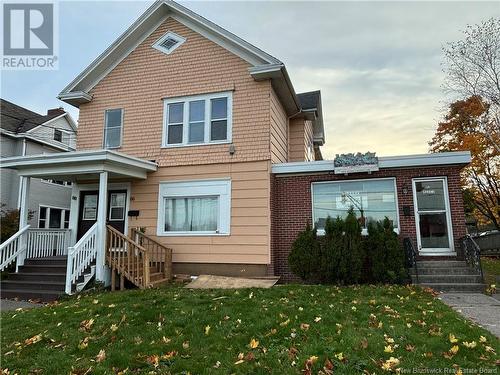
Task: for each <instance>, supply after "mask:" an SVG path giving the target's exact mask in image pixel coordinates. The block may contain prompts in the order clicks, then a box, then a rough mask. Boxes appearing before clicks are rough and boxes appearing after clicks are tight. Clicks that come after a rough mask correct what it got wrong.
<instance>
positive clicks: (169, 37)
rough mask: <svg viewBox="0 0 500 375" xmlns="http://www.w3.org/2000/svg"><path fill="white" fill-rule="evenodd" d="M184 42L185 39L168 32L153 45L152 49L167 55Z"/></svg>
mask: <svg viewBox="0 0 500 375" xmlns="http://www.w3.org/2000/svg"><path fill="white" fill-rule="evenodd" d="M185 41H186V38H183V37H182V36H180V35H177V34H176V33H173V32H171V31H169V32H168V33H166V34H165V35H163V36H162V37H161V38H160V39H158V40H157V41H156V42H155V43H154V44H153V48H155V49H157V50H158V51H160V52H163V53H166V54H167V55H169V54H171V53H172V52H174V50H175V49H177V48H179V47H180V46H181V44H182V43H184V42H185Z"/></svg>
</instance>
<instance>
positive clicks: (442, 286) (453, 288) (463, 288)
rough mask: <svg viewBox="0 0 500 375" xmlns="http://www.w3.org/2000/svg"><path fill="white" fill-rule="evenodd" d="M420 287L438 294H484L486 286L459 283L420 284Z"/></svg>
mask: <svg viewBox="0 0 500 375" xmlns="http://www.w3.org/2000/svg"><path fill="white" fill-rule="evenodd" d="M418 285H419V286H421V287H423V288H425V287H428V288H432V289H434V290H435V291H437V292H458V293H470V292H478V293H482V292H484V288H485V285H484V284H481V283H470V284H458V283H419V284H418Z"/></svg>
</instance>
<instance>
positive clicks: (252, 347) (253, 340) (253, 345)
mask: <svg viewBox="0 0 500 375" xmlns="http://www.w3.org/2000/svg"><path fill="white" fill-rule="evenodd" d="M258 346H259V341H257V340H255V339H252V340H250V348H251V349H255V348H256V347H258Z"/></svg>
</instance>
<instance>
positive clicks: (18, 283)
mask: <svg viewBox="0 0 500 375" xmlns="http://www.w3.org/2000/svg"><path fill="white" fill-rule="evenodd" d="M64 286H65V282H64V281H63V282H60V281H43V280H38V281H22V280H5V281H2V282H1V283H0V287H1V288H2V290H33V291H35V290H51V291H52V290H54V291H60V292H63V291H64Z"/></svg>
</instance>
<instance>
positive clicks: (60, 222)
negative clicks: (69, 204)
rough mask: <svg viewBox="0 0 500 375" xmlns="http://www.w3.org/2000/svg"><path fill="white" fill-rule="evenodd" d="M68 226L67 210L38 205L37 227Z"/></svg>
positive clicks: (54, 227)
mask: <svg viewBox="0 0 500 375" xmlns="http://www.w3.org/2000/svg"><path fill="white" fill-rule="evenodd" d="M68 227H69V210H68V209H64V208H58V207H50V206H40V207H39V210H38V228H45V229H49V228H50V229H64V228H66V229H67V228H68Z"/></svg>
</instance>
